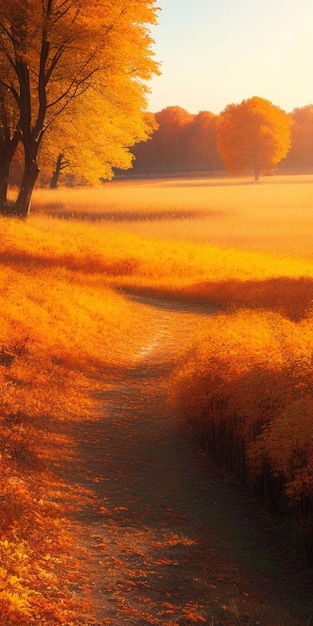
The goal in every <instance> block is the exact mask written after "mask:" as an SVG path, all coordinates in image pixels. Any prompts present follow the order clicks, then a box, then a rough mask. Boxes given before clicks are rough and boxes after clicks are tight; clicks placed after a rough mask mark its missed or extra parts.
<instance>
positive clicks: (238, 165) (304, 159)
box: [120, 97, 313, 179]
mask: <svg viewBox="0 0 313 626" xmlns="http://www.w3.org/2000/svg"><path fill="white" fill-rule="evenodd" d="M252 109H253V110H252ZM239 116H240V117H239ZM155 120H156V122H157V124H158V128H157V130H155V131H154V133H153V134H152V136H151V138H150V139H149V140H147V141H145V142H139V143H138V144H137V145H136V146H134V147H133V148H132V152H133V154H134V162H133V168H132V170H129V172H127V175H145V174H153V173H155V174H157V173H165V172H171V171H176V172H177V171H182V172H184V171H207V172H211V173H212V174H214V173H218V172H225V173H226V171H227V172H228V173H229V174H234V175H236V174H247V173H249V172H251V171H252V172H253V173H254V175H255V178H256V179H257V178H258V177H259V175H260V174H261V173H262V174H268V173H272V172H273V171H275V169H276V168H277V166H279V169H280V170H292V171H293V170H294V171H298V172H306V171H313V105H311V104H309V105H307V106H304V107H301V108H296V109H294V110H293V111H292V112H291V113H285V112H284V111H283V110H282V109H280V108H279V107H276V106H274V105H272V103H270V102H269V101H268V100H265V99H263V98H258V97H254V98H251V99H249V100H244V101H243V102H242V103H241V104H239V105H233V104H232V105H229V106H228V107H226V109H225V110H224V111H223V112H222V113H220V114H219V115H216V114H214V113H211V112H210V111H200V112H199V113H197V114H191V113H188V112H187V111H186V110H185V109H183V108H181V107H179V106H169V107H167V108H165V109H162V110H161V111H159V112H157V113H156V114H155ZM273 140H274V146H273V145H272V144H273ZM261 143H262V146H263V148H262V149H263V152H264V151H265V152H266V151H267V150H268V147H269V143H270V144H271V145H272V148H273V149H274V158H273V151H272V152H271V154H270V155H268V152H267V153H266V154H265V162H264V163H263V164H262V163H261V166H260V167H259V171H255V158H256V152H257V150H260V144H261ZM247 155H248V156H247ZM120 173H121V172H120Z"/></svg>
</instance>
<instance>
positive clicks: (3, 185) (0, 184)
mask: <svg viewBox="0 0 313 626" xmlns="http://www.w3.org/2000/svg"><path fill="white" fill-rule="evenodd" d="M10 164H11V160H8V159H6V158H5V159H0V213H1V214H2V215H5V214H6V213H7V209H8V207H7V193H8V186H9V172H10Z"/></svg>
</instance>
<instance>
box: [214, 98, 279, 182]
mask: <svg viewBox="0 0 313 626" xmlns="http://www.w3.org/2000/svg"><path fill="white" fill-rule="evenodd" d="M217 147H218V150H219V152H220V154H221V157H222V159H223V161H224V164H225V167H226V169H227V170H228V172H229V173H230V174H232V175H236V174H240V173H244V172H253V174H254V178H255V180H258V179H259V176H260V174H262V173H266V172H269V171H271V170H272V168H273V167H275V166H276V165H277V164H278V163H279V162H280V161H281V160H282V159H283V158H284V157H285V156H286V154H287V152H288V150H289V147H290V120H289V118H288V116H287V114H286V113H285V112H284V111H283V110H282V109H280V108H279V107H277V106H275V105H274V104H272V103H271V102H270V101H269V100H265V99H264V98H259V97H257V96H255V97H253V98H250V99H249V100H243V101H242V102H241V104H230V105H228V106H227V107H226V109H224V111H223V112H222V113H221V114H220V117H219V121H218V127H217Z"/></svg>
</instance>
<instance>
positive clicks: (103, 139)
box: [39, 83, 156, 188]
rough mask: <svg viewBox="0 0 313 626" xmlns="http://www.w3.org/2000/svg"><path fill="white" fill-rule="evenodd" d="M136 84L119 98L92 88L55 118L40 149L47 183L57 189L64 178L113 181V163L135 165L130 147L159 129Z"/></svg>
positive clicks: (42, 173) (41, 177) (43, 178)
mask: <svg viewBox="0 0 313 626" xmlns="http://www.w3.org/2000/svg"><path fill="white" fill-rule="evenodd" d="M132 87H133V84H132V83H131V84H130V85H129V89H127V90H126V89H124V90H123V92H122V93H121V94H120V96H119V101H118V102H116V100H114V99H113V98H110V99H108V98H106V97H103V94H102V93H101V92H100V91H99V90H96V91H95V90H94V89H90V90H88V91H87V92H86V94H84V96H83V97H81V98H78V99H77V100H75V101H74V102H73V103H72V105H71V106H69V107H68V109H67V110H66V111H65V112H64V113H63V115H62V116H60V117H59V118H58V119H57V120H56V121H55V123H54V124H53V125H52V127H51V128H50V129H49V130H48V131H47V133H46V136H45V140H44V142H43V144H42V147H41V150H40V154H39V158H40V163H41V164H42V166H41V171H40V175H39V183H40V184H41V185H42V186H47V185H49V186H51V187H52V188H55V187H56V186H57V185H58V182H59V180H61V182H62V183H63V184H64V183H66V184H69V181H70V180H71V181H73V182H74V184H75V182H76V183H77V182H79V183H82V182H83V183H90V184H93V185H95V184H99V181H100V180H102V179H106V180H110V179H111V178H112V177H113V174H114V171H113V168H119V169H128V168H130V167H131V166H132V160H133V154H132V153H131V151H130V149H129V146H131V145H133V144H134V142H138V141H146V139H147V138H148V136H149V134H150V133H152V132H153V130H154V129H155V128H156V122H155V119H154V116H153V115H152V114H149V113H148V112H146V113H143V111H142V110H141V103H140V101H138V94H137V93H136V91H137V89H136V88H135V89H134V90H133V91H132V90H131V88H132ZM125 111H128V115H127V116H125ZM86 119H87V120H88V124H87V125H86ZM95 138H96V140H95ZM52 172H53V176H52V177H51V174H52Z"/></svg>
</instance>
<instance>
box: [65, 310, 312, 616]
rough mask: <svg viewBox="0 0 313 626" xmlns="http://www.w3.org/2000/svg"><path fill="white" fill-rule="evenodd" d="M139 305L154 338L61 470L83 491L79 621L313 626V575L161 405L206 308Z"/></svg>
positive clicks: (77, 433)
mask: <svg viewBox="0 0 313 626" xmlns="http://www.w3.org/2000/svg"><path fill="white" fill-rule="evenodd" d="M143 305H145V306H149V307H150V312H151V311H152V313H153V314H155V320H156V321H157V323H156V326H155V337H154V339H153V341H152V342H151V343H150V344H149V345H147V346H142V347H141V349H140V350H139V351H138V354H137V357H136V359H135V361H134V363H133V365H132V366H131V367H130V368H129V369H127V370H126V371H123V372H120V373H119V375H117V377H116V380H115V382H114V384H112V385H111V386H110V388H108V389H107V390H106V391H104V392H103V393H102V394H101V397H99V415H98V416H97V417H96V418H95V419H94V421H88V422H84V423H82V422H80V423H78V424H77V425H76V426H75V429H74V431H73V433H72V436H73V437H74V444H75V445H76V447H77V453H78V457H77V458H78V459H79V460H78V461H76V462H75V464H73V465H69V466H68V467H67V468H66V470H64V471H65V474H64V475H66V480H67V481H69V482H70V483H72V487H73V486H74V488H76V489H78V490H79V489H81V488H83V489H85V490H86V498H85V506H83V507H82V509H81V511H80V513H79V514H78V518H77V519H76V521H75V524H76V529H77V540H76V541H77V543H78V546H79V549H81V550H82V551H83V554H84V555H85V556H84V558H82V565H81V570H82V571H81V574H80V576H81V583H77V588H75V586H73V594H74V595H75V594H76V596H77V597H78V598H79V597H80V596H81V595H82V591H81V589H82V588H83V590H84V591H83V594H84V596H85V598H87V599H88V600H89V601H90V603H91V607H92V608H91V609H90V611H89V616H88V610H87V608H83V606H85V605H83V604H82V611H81V616H80V617H79V618H78V619H79V621H78V622H75V624H77V625H80V624H88V626H91V625H97V626H100V625H104V624H111V625H112V626H118V625H119V626H120V625H122V624H123V625H125V626H126V625H129V626H132V625H133V626H145V625H148V624H155V625H157V626H159V625H160V626H161V625H162V626H165V625H168V626H170V625H172V626H173V625H180V626H184V625H187V624H196V623H199V624H207V625H208V626H232V625H235V624H237V625H238V624H244V625H248V626H250V625H251V626H252V625H256V624H261V626H276V625H277V626H287V625H288V626H291V624H293V625H294V626H295V625H296V624H298V623H299V624H300V617H303V618H304V620H305V621H304V622H301V624H302V623H305V624H306V625H307V624H310V623H311V622H309V621H308V620H309V616H310V601H311V600H312V597H313V595H312V589H313V587H312V572H309V571H305V568H304V567H303V566H302V564H300V563H294V562H293V561H292V560H290V558H291V557H290V555H289V556H288V554H287V552H288V550H287V549H286V550H285V551H283V553H282V554H281V539H280V538H279V535H278V533H277V531H276V530H275V528H273V527H272V526H271V525H270V523H269V522H266V521H265V519H263V520H262V518H260V516H259V515H258V513H257V509H256V508H255V505H254V504H253V502H251V501H249V498H248V497H247V496H245V495H244V494H243V493H242V490H241V489H240V488H239V487H238V486H237V485H235V484H233V483H231V482H226V481H224V480H223V477H222V476H221V475H220V474H219V473H218V472H217V471H216V470H214V468H211V467H210V466H209V463H208V461H207V459H206V457H205V455H203V454H202V453H201V452H200V451H199V449H198V447H197V444H196V443H195V442H193V441H192V440H191V438H190V436H189V435H188V433H186V431H185V429H184V428H183V427H182V424H181V420H180V419H179V416H176V415H173V414H171V413H169V411H168V409H167V408H166V381H167V379H168V375H169V372H170V370H171V368H172V366H173V363H174V362H175V359H176V358H177V355H178V354H179V353H180V351H181V349H182V347H183V345H184V342H185V339H186V337H189V336H190V333H191V332H192V329H193V328H194V326H195V324H196V322H197V320H198V319H199V313H200V311H188V310H183V309H182V308H180V310H176V311H175V310H170V308H169V307H168V305H167V303H166V302H161V303H159V304H158V305H155V306H154V308H153V301H149V300H146V301H145V304H143ZM207 312H208V311H206V312H205V313H207ZM290 610H291V611H294V615H296V617H293V618H290V617H289V611H290ZM311 610H312V614H313V608H312V606H311ZM298 619H299V622H298Z"/></svg>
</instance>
